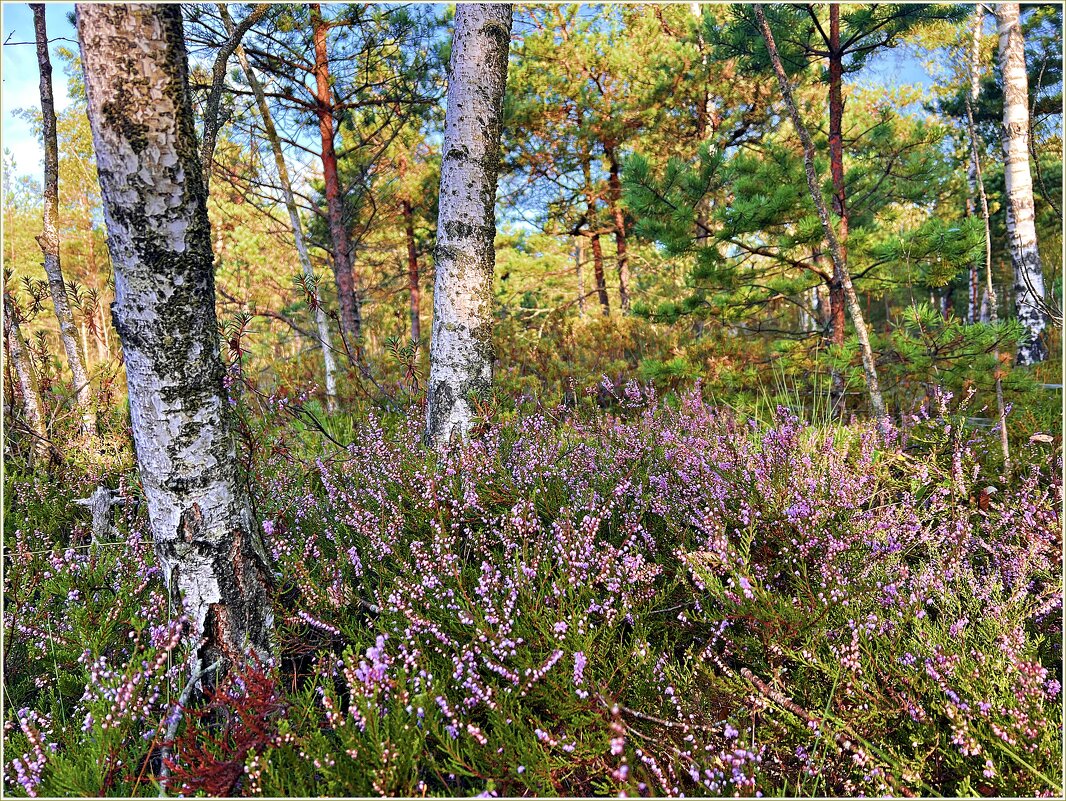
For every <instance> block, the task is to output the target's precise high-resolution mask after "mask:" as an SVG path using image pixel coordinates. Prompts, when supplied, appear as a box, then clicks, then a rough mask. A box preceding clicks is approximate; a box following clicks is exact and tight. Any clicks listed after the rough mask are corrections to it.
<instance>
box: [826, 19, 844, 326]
mask: <svg viewBox="0 0 1066 801" xmlns="http://www.w3.org/2000/svg"><path fill="white" fill-rule="evenodd" d="M829 171H830V174H831V176H832V179H833V213H834V214H836V215H837V217H838V218H839V222H838V223H837V239H838V240H839V241H840V259H841V261H840V264H839V265H837V264H835V263H834V265H833V287H832V290H831V291H830V293H829V304H830V306H831V307H832V312H833V314H832V318H833V344H834V345H843V344H844V327H845V322H844V319H845V318H844V308H845V306H846V303H847V301H846V298H845V297H844V279H843V276H842V275H841V271H842V270H846V269H847V265H848V206H847V190H846V188H845V187H844V56H843V53H842V51H841V47H840V4H839V3H830V5H829Z"/></svg>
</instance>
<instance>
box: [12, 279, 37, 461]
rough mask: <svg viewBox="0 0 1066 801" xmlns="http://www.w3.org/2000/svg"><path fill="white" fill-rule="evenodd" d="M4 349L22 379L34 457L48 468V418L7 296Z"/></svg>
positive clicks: (20, 389)
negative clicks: (42, 408)
mask: <svg viewBox="0 0 1066 801" xmlns="http://www.w3.org/2000/svg"><path fill="white" fill-rule="evenodd" d="M4 345H5V346H6V347H7V354H8V357H9V358H10V359H11V362H12V364H14V366H15V375H16V376H18V382H19V392H20V393H21V395H22V406H23V411H24V412H25V414H26V427H27V428H29V430H30V436H31V437H32V438H33V444H32V447H31V453H32V454H33V457H32V458H33V460H34V462H35V463H37V464H40V463H42V462H43V463H44V464H45V465H47V464H48V432H47V431H46V430H45V427H44V414H43V412H42V410H41V397H40V395H38V394H37V382H36V381H34V380H33V367H32V366H31V365H30V359H29V356H28V355H27V353H26V342H25V340H24V339H23V337H22V331H21V330H20V329H19V321H18V313H17V311H16V309H15V306H14V303H13V302H12V300H11V298H10V296H9V295H8V294H7V293H6V292H5V293H4Z"/></svg>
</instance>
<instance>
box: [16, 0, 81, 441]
mask: <svg viewBox="0 0 1066 801" xmlns="http://www.w3.org/2000/svg"><path fill="white" fill-rule="evenodd" d="M31 8H32V9H33V29H34V33H35V34H36V39H37V65H38V67H39V68H40V72H41V84H40V85H41V122H42V129H43V133H44V198H43V200H44V228H43V230H42V232H41V235H40V236H39V237H37V242H38V244H39V245H40V246H41V252H42V253H43V254H44V271H45V273H46V274H47V276H48V289H49V291H50V292H51V295H52V307H53V308H54V309H55V313H56V320H57V321H58V322H59V338H60V340H61V341H62V342H63V350H64V351H65V352H66V355H67V363H68V364H69V365H70V373H71V377H72V379H73V380H74V392H75V396H76V397H77V399H78V408H79V410H80V411H81V419H82V430H83V432H84V433H85V434H86V435H87V436H92V437H95V435H96V412H95V411H94V410H93V393H92V386H91V385H90V384H89V375H88V373H87V372H86V370H85V362H84V361H83V360H82V357H81V354H80V353H78V335H77V329H76V327H75V325H74V315H73V314H72V313H71V311H70V303H69V302H68V300H67V285H66V282H65V281H64V280H63V269H62V266H61V265H60V262H59V142H58V139H57V135H56V111H55V101H54V99H53V96H52V61H51V58H50V57H49V55H48V30H47V28H46V26H45V17H44V4H43V3H33V4H31Z"/></svg>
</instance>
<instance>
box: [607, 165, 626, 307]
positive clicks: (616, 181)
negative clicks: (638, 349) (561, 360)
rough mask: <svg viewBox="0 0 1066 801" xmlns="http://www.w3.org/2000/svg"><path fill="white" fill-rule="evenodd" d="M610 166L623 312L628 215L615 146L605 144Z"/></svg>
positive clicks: (619, 295) (608, 186)
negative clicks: (623, 205)
mask: <svg viewBox="0 0 1066 801" xmlns="http://www.w3.org/2000/svg"><path fill="white" fill-rule="evenodd" d="M603 149H604V151H605V152H606V154H607V163H608V167H609V171H608V176H607V188H608V190H609V191H610V198H611V216H612V217H613V218H614V245H615V254H616V257H617V261H618V302H619V305H620V306H621V308H622V312H623V314H624V313H625V312H627V311H629V256H628V254H627V252H626V215H625V211H624V210H623V209H622V181H621V179H620V178H619V175H618V158H617V156H616V153H615V149H614V147H613V146H609V145H605V146H604V148H603Z"/></svg>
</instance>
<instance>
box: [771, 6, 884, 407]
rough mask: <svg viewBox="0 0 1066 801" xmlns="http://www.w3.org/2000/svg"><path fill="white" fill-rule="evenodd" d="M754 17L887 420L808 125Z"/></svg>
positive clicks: (871, 385)
mask: <svg viewBox="0 0 1066 801" xmlns="http://www.w3.org/2000/svg"><path fill="white" fill-rule="evenodd" d="M755 16H756V18H757V19H758V23H759V30H760V31H761V32H762V36H763V39H764V40H765V42H766V49H767V51H768V52H769V54H770V61H771V63H772V65H773V68H774V74H775V75H776V76H777V83H778V85H779V86H780V87H781V94H782V95H784V98H785V106H786V107H787V108H788V113H789V116H790V117H791V118H792V126H793V127H794V128H795V129H796V133H797V134H798V135H799V138H800V141H801V142H802V143H803V160H804V164H805V166H806V172H807V188H808V190H809V191H810V194H811V200H812V201H813V203H814V207H815V210H816V211H817V212H818V219H819V220H821V223H822V230H823V231H824V232H825V238H826V241H827V242H828V244H829V254H830V256H831V257H832V260H833V270H834V275H839V276H840V282H841V285H842V288H843V290H844V297H845V299H846V301H847V306H848V311H849V312H850V314H851V321H852V324H853V325H854V326H855V335H856V337H857V338H858V340H859V351H860V352H861V354H862V369H863V373H864V375H865V378H866V389H867V392H868V393H869V395H870V406H871V407H873V411H874V414H875V415H876V416H877V417H878V418H881V419H885V418H886V417H887V416H888V412H887V410H886V408H885V401H884V398H883V397H882V396H881V387H880V384H879V383H878V380H877V365H876V364H875V362H874V355H873V349H872V348H871V347H870V335H869V332H868V331H867V329H866V320H865V318H864V316H863V313H862V307H861V306H860V305H859V299H858V297H857V296H856V294H855V286H854V285H853V284H852V282H851V274H850V273H849V272H848V268H847V263H846V262H845V261H844V253H843V249H842V247H841V243H840V240H839V239H838V238H837V234H836V231H835V230H833V224H832V221H831V220H830V218H829V210H828V209H827V208H826V205H825V199H824V198H823V197H822V190H821V187H820V186H819V183H818V173H817V171H816V167H815V152H814V142H813V141H812V140H811V135H810V133H809V132H808V131H807V126H806V125H804V124H803V118H802V117H800V114H799V109H798V108H797V107H796V101H795V99H794V98H793V97H792V86H791V84H789V81H788V76H787V75H786V74H785V68H784V66H783V65H782V64H781V56H780V55H779V54H778V52H777V45H776V44H775V43H774V35H773V33H772V32H771V31H770V25H769V23H768V22H767V21H766V15H765V14H764V13H763V8H762V5H761V4H756V5H755Z"/></svg>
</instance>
